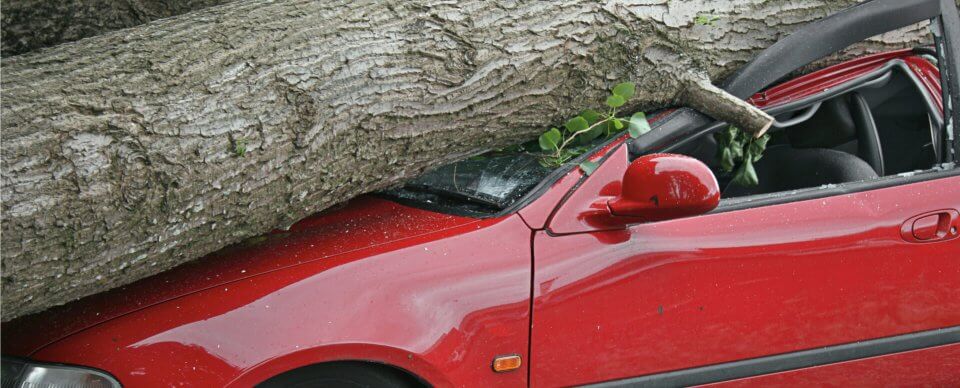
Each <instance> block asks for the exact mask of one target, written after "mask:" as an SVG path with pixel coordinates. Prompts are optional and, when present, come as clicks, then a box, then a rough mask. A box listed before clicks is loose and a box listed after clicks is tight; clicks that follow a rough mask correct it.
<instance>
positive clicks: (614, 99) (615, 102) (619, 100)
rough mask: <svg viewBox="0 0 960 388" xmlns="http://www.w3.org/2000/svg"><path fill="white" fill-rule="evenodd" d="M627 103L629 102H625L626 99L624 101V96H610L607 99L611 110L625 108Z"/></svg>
mask: <svg viewBox="0 0 960 388" xmlns="http://www.w3.org/2000/svg"><path fill="white" fill-rule="evenodd" d="M626 102H627V100H625V99H624V98H623V97H622V96H620V95H616V94H614V95H612V96H610V97H607V106H609V107H611V108H619V107H621V106H623V104H625V103H626Z"/></svg>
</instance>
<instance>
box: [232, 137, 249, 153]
mask: <svg viewBox="0 0 960 388" xmlns="http://www.w3.org/2000/svg"><path fill="white" fill-rule="evenodd" d="M246 153H247V140H246V139H236V140H234V141H233V154H234V155H236V156H238V157H243V155H245V154H246Z"/></svg>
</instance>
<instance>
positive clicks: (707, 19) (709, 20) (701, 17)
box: [693, 14, 720, 26]
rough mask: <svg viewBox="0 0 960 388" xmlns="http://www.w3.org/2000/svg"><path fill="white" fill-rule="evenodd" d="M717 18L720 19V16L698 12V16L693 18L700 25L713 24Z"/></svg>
mask: <svg viewBox="0 0 960 388" xmlns="http://www.w3.org/2000/svg"><path fill="white" fill-rule="evenodd" d="M717 20H720V17H719V16H715V15H708V14H698V15H697V17H695V18H694V19H693V23H694V24H696V25H698V26H712V25H713V23H714V22H716V21H717Z"/></svg>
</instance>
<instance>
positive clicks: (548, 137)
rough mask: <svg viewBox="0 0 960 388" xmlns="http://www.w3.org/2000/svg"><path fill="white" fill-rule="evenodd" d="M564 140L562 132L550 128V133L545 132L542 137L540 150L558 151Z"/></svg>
mask: <svg viewBox="0 0 960 388" xmlns="http://www.w3.org/2000/svg"><path fill="white" fill-rule="evenodd" d="M562 140H563V135H562V134H560V130H559V129H556V128H550V130H549V131H546V132H544V133H543V134H542V135H540V139H539V141H540V149H542V150H544V151H548V152H550V151H556V150H557V149H559V148H560V141H562Z"/></svg>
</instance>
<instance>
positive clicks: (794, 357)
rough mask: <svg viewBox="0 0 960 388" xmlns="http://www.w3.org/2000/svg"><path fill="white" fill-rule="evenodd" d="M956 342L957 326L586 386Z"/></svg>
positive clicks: (723, 376) (737, 374) (666, 382)
mask: <svg viewBox="0 0 960 388" xmlns="http://www.w3.org/2000/svg"><path fill="white" fill-rule="evenodd" d="M955 343H960V326H953V327H947V328H943V329H936V330H929V331H921V332H916V333H911V334H904V335H898V336H894V337H886V338H879V339H873V340H867V341H859V342H853V343H848V344H843V345H836V346H827V347H823V348H818V349H811V350H804V351H799V352H793V353H784V354H778V355H774V356H767V357H760V358H753V359H749V360H742V361H734V362H727V363H723V364H715V365H709V366H703V367H699V368H692V369H684V370H678V371H673V372H666V373H658V374H653V375H647V376H641V377H635V378H630V379H624V380H614V381H608V382H603V383H598V384H593V385H587V386H588V387H604V388H607V387H684V386H690V385H699V384H708V383H715V382H720V381H727V380H733V379H740V378H745V377H751V376H758V375H765V374H770V373H777V372H783V371H789V370H794V369H800V368H809V367H813V366H818V365H826V364H832V363H837V362H843V361H851V360H857V359H861V358H867V357H874V356H881V355H884V354H890V353H899V352H906V351H910V350H917V349H924V348H930V347H934V346H940V345H948V344H955Z"/></svg>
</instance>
